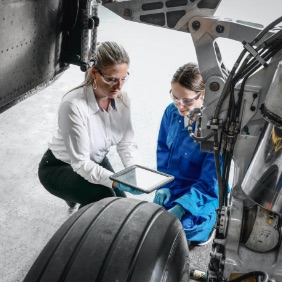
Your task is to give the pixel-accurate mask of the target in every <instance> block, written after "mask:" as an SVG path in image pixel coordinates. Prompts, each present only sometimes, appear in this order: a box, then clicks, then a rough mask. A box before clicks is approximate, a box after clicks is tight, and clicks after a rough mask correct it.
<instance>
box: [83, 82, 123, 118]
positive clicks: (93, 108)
mask: <svg viewBox="0 0 282 282" xmlns="http://www.w3.org/2000/svg"><path fill="white" fill-rule="evenodd" d="M84 91H85V94H86V97H87V101H88V108H89V111H90V112H91V113H92V114H95V113H97V112H98V111H102V112H103V111H104V109H102V108H101V107H100V106H99V105H98V103H97V100H96V97H95V95H94V92H93V89H92V85H87V86H85V87H84ZM110 106H111V107H112V109H113V110H117V107H116V101H115V99H111V101H110Z"/></svg>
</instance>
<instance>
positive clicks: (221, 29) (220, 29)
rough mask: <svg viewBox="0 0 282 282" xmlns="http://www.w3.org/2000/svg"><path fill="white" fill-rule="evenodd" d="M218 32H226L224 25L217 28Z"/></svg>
mask: <svg viewBox="0 0 282 282" xmlns="http://www.w3.org/2000/svg"><path fill="white" fill-rule="evenodd" d="M216 31H217V32H218V33H222V32H223V31H224V26H223V25H218V26H217V27H216Z"/></svg>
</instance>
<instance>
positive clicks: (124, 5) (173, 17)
mask: <svg viewBox="0 0 282 282" xmlns="http://www.w3.org/2000/svg"><path fill="white" fill-rule="evenodd" d="M102 2H103V5H104V6H105V7H106V8H108V9H109V10H111V11H112V12H114V13H116V14H117V15H119V16H121V17H122V18H124V19H125V20H130V21H135V22H140V23H144V24H150V25H155V26H160V27H164V28H170V29H174V30H179V31H184V32H189V29H188V22H189V21H190V20H191V18H192V17H194V16H204V17H210V16H212V15H213V14H214V13H215V11H216V9H217V7H218V5H219V3H220V2H221V0H209V1H200V0H195V1H191V0H159V1H155V0H131V1H119V2H112V3H107V2H108V1H102ZM109 2H110V1H109Z"/></svg>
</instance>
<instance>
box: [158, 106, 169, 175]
mask: <svg viewBox="0 0 282 282" xmlns="http://www.w3.org/2000/svg"><path fill="white" fill-rule="evenodd" d="M169 120H170V118H169V111H168V108H167V109H166V110H165V112H164V114H163V117H162V121H161V124H160V129H159V135H158V144H157V170H159V171H161V172H164V173H168V171H167V166H168V161H169V156H170V150H169V148H168V146H167V143H166V141H167V135H168V127H169V126H168V125H169Z"/></svg>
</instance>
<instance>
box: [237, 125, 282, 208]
mask: <svg viewBox="0 0 282 282" xmlns="http://www.w3.org/2000/svg"><path fill="white" fill-rule="evenodd" d="M281 140H282V131H281V129H279V128H277V127H275V126H273V125H272V124H270V123H269V124H268V126H267V129H266V130H265V132H263V136H262V140H261V142H260V145H259V147H258V148H257V150H256V154H255V156H254V158H253V160H252V162H251V164H250V167H249V169H248V171H247V173H246V176H245V178H244V180H243V182H242V189H243V191H244V192H245V193H246V195H247V196H248V197H249V198H250V199H252V200H253V201H254V202H255V203H257V204H258V205H260V206H262V207H264V208H265V209H267V210H269V211H273V212H276V213H280V214H281V213H282V191H281V186H282V181H281V179H282V175H281V169H282V159H281V152H282V150H281V149H282V146H281Z"/></svg>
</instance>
